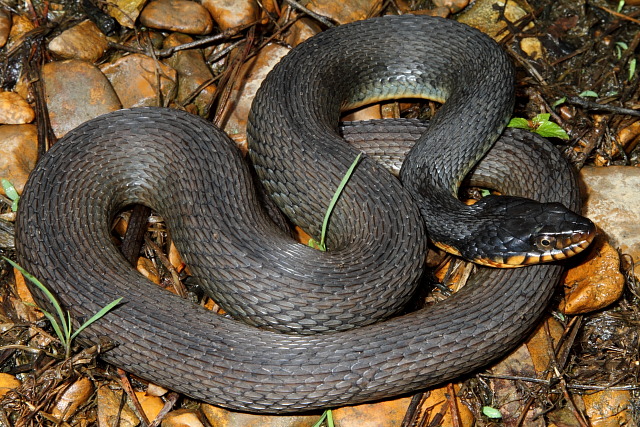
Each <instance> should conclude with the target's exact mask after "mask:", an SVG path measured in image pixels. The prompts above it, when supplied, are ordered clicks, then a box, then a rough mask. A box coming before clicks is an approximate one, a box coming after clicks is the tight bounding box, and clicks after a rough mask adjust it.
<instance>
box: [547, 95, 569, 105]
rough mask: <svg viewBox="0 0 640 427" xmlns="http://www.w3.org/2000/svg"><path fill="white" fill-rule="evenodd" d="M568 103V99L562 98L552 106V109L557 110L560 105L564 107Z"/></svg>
mask: <svg viewBox="0 0 640 427" xmlns="http://www.w3.org/2000/svg"><path fill="white" fill-rule="evenodd" d="M566 101H567V97H566V96H563V97H562V98H560V99H558V100H557V101H556V102H554V103H553V104H551V108H556V107H557V106H558V105H562V104H564V103H565V102H566Z"/></svg>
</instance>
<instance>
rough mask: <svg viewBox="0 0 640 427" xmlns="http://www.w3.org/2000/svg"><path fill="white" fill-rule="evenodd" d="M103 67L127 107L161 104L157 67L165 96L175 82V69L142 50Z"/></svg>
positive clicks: (171, 90)
mask: <svg viewBox="0 0 640 427" xmlns="http://www.w3.org/2000/svg"><path fill="white" fill-rule="evenodd" d="M158 68H159V70H158ZM101 69H102V72H103V73H104V75H105V76H107V79H109V81H110V82H111V85H112V86H113V89H114V90H115V92H116V93H117V94H118V97H119V98H120V101H121V102H122V106H123V107H124V108H132V107H143V106H147V107H148V106H158V87H157V77H156V75H157V74H156V73H157V72H158V71H159V73H160V92H161V93H162V99H167V97H168V96H169V94H170V93H172V92H173V90H174V89H175V86H176V70H174V69H173V68H171V67H169V66H168V65H165V64H163V63H161V62H157V61H155V60H154V59H153V58H150V57H148V56H146V55H143V54H141V53H134V54H132V55H127V56H124V57H122V58H120V59H118V60H116V61H115V62H113V63H112V64H105V65H104V66H102V67H101Z"/></svg>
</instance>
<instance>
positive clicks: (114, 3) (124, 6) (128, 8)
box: [106, 0, 147, 28]
mask: <svg viewBox="0 0 640 427" xmlns="http://www.w3.org/2000/svg"><path fill="white" fill-rule="evenodd" d="M146 3H147V0H110V1H108V2H106V4H107V12H108V13H109V15H110V16H111V17H113V18H115V20H116V21H118V23H119V24H120V25H122V26H123V27H127V28H134V27H135V24H136V21H137V20H138V16H140V11H141V10H142V8H143V7H144V5H145V4H146Z"/></svg>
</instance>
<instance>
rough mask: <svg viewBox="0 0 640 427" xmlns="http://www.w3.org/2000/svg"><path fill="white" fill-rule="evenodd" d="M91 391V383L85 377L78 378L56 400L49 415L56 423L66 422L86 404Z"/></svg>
mask: <svg viewBox="0 0 640 427" xmlns="http://www.w3.org/2000/svg"><path fill="white" fill-rule="evenodd" d="M93 390H94V388H93V381H91V380H90V379H89V378H86V377H82V378H80V379H79V380H78V381H76V382H74V383H73V384H71V386H69V388H67V389H66V390H65V391H64V393H62V396H60V397H59V398H58V399H57V401H56V403H55V406H54V407H53V410H52V411H51V415H53V416H54V417H55V418H56V419H57V420H58V421H68V420H69V419H70V418H71V417H72V416H73V415H74V414H75V413H76V411H77V410H78V408H79V407H80V406H82V405H84V404H85V403H87V401H88V400H89V398H90V397H91V395H92V394H93Z"/></svg>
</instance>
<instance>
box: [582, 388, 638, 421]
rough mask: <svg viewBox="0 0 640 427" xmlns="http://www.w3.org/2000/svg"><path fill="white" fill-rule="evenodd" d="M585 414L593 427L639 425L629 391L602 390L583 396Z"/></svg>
mask: <svg viewBox="0 0 640 427" xmlns="http://www.w3.org/2000/svg"><path fill="white" fill-rule="evenodd" d="M581 398H582V401H583V402H584V407H585V412H586V414H587V417H589V421H591V424H590V425H591V426H593V427H609V426H611V427H614V426H615V427H617V426H632V425H637V424H636V421H637V420H634V417H633V415H632V408H633V403H632V401H631V392H630V391H629V390H602V391H597V392H590V393H583V394H581Z"/></svg>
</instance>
